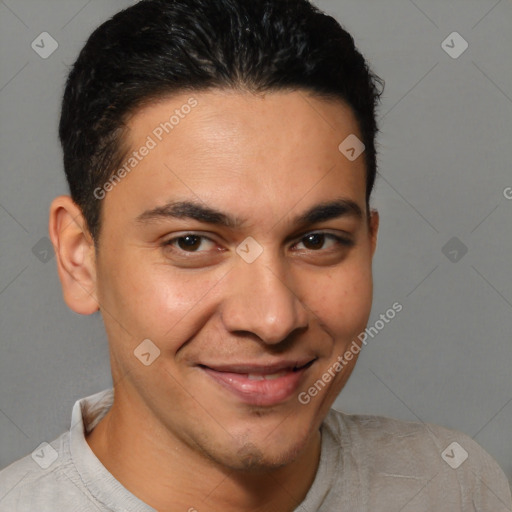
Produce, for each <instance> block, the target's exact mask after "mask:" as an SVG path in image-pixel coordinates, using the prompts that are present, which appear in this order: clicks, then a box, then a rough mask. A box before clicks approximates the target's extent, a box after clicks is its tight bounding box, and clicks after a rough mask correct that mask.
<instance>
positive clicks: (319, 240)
mask: <svg viewBox="0 0 512 512" xmlns="http://www.w3.org/2000/svg"><path fill="white" fill-rule="evenodd" d="M302 240H303V243H304V245H305V247H306V248H307V249H311V250H318V249H321V248H322V246H323V245H324V242H325V235H324V234H322V233H313V234H311V235H308V236H306V237H304V238H303V239H302Z"/></svg>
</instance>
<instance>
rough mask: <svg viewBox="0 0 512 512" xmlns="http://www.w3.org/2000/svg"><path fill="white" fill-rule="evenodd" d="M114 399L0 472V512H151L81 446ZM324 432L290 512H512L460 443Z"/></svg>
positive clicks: (497, 484) (79, 407)
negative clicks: (307, 484) (308, 479)
mask: <svg viewBox="0 0 512 512" xmlns="http://www.w3.org/2000/svg"><path fill="white" fill-rule="evenodd" d="M113 398H114V395H113V390H112V389H110V390H105V391H102V392H100V393H97V394H95V395H91V396H89V397H86V398H83V399H81V400H78V401H77V402H76V403H75V405H74V407H73V412H72V418H71V428H70V430H69V431H68V432H66V433H64V434H62V435H61V436H60V437H58V438H57V439H56V440H55V441H53V442H52V443H49V444H45V445H42V446H40V447H39V448H38V449H36V450H35V451H34V452H33V453H32V454H31V455H27V456H26V457H24V458H23V459H20V460H19V461H17V462H14V463H13V464H11V465H10V466H8V467H7V468H5V469H4V470H2V471H1V472H0V512H50V511H51V512H61V511H62V512H85V511H87V512H89V511H91V512H93V511H94V512H98V511H100V512H106V511H116V512H128V511H129V512H150V511H154V509H153V508H151V507H149V506H148V505H146V504H145V503H143V502H142V501H141V500H139V499H138V498H137V497H136V496H134V495H133V494H131V493H130V492H129V491H128V490H127V489H126V488H124V487H123V486H122V485H121V484H120V483H119V482H118V481H117V480H116V479H115V478H114V477H113V476H112V475H111V474H110V473H109V472H108V471H107V469H106V468H105V467H104V466H103V465H102V464H101V462H100V461H99V459H98V458H97V457H96V456H95V455H94V453H93V451H92V450H91V449H90V447H89V445H88V444H87V442H86V440H85V437H84V431H86V432H89V431H90V430H92V429H93V428H94V426H95V425H96V424H97V423H98V422H99V420H100V419H101V418H102V417H103V416H104V415H105V413H106V412H107V411H108V409H109V408H110V406H111V405H112V402H113ZM321 433H322V451H321V456H320V464H319V467H318V471H317V474H316V477H315V480H314V482H313V485H312V486H311V488H310V489H309V492H308V494H307V496H306V498H305V500H304V501H303V502H302V503H301V504H300V505H299V506H298V507H297V508H296V510H295V512H317V511H318V512H342V511H348V512H362V511H365V512H381V511H382V512H395V511H396V512H398V511H400V512H427V511H429V512H432V511H435V512H444V511H446V512H456V511H464V512H470V511H471V512H511V511H512V499H511V495H510V487H509V485H508V482H507V479H506V477H505V475H504V473H503V471H502V470H501V469H500V468H499V466H498V464H497V463H496V462H495V461H494V459H492V457H491V456H490V455H488V454H487V453H486V452H485V451H484V450H483V449H482V448H481V447H480V446H479V445H478V444H476V443H475V442H474V441H473V440H472V439H471V438H470V437H468V436H466V435H465V434H462V433H460V432H456V431H452V430H448V429H445V428H442V427H438V426H435V425H425V424H422V423H409V422H403V421H397V420H393V419H389V418H383V417H378V416H357V415H347V414H343V413H341V412H338V411H336V410H334V409H331V410H330V411H329V413H328V415H327V417H326V419H325V420H324V422H323V424H322V427H321ZM184 512H185V511H184ZM198 512H203V511H202V510H200V509H198ZM204 512H207V511H204Z"/></svg>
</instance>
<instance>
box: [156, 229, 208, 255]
mask: <svg viewBox="0 0 512 512" xmlns="http://www.w3.org/2000/svg"><path fill="white" fill-rule="evenodd" d="M208 244H210V245H215V242H213V240H210V239H209V238H207V237H205V236H201V235H195V234H193V233H187V234H185V235H183V236H179V237H175V238H171V239H170V240H168V241H167V242H164V244H163V245H164V246H165V247H171V248H172V249H173V250H174V251H178V252H179V251H181V252H188V253H204V252H207V251H208ZM205 246H206V247H205ZM199 249H201V250H199ZM210 249H211V247H210Z"/></svg>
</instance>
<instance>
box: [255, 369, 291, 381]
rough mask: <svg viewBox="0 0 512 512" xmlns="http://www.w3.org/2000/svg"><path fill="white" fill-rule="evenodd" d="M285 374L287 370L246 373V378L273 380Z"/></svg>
mask: <svg viewBox="0 0 512 512" xmlns="http://www.w3.org/2000/svg"><path fill="white" fill-rule="evenodd" d="M287 374H288V372H287V371H282V372H278V373H272V374H270V375H258V374H254V373H250V374H249V375H247V378H248V379H249V380H275V379H279V378H280V377H284V376H285V375H287Z"/></svg>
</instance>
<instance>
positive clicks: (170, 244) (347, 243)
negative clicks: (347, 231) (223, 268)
mask: <svg viewBox="0 0 512 512" xmlns="http://www.w3.org/2000/svg"><path fill="white" fill-rule="evenodd" d="M312 235H323V236H325V237H326V239H331V240H334V241H335V242H336V244H337V245H338V246H341V247H344V248H350V247H353V246H354V242H353V241H352V240H349V239H348V238H343V237H340V236H337V235H334V234H332V233H326V232H324V231H312V232H310V233H306V234H305V235H303V236H302V237H301V238H300V239H299V241H298V242H297V243H300V242H303V241H304V240H305V239H306V238H308V237H309V236H312ZM187 236H194V237H197V238H200V239H201V240H208V241H210V242H213V243H216V242H215V241H214V240H212V239H211V238H209V237H207V236H204V235H199V234H196V233H184V234H183V235H181V236H178V237H174V238H171V239H169V240H167V241H165V242H163V243H162V246H163V247H164V248H171V249H172V250H174V251H176V252H179V253H180V254H186V255H187V256H186V257H187V258H193V257H197V256H194V255H197V254H201V253H204V252H207V251H185V250H183V249H180V248H176V247H175V246H174V243H175V242H177V241H178V240H181V239H184V238H186V237H187ZM305 250H306V251H308V252H311V253H321V252H329V250H328V249H316V250H315V249H305Z"/></svg>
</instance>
